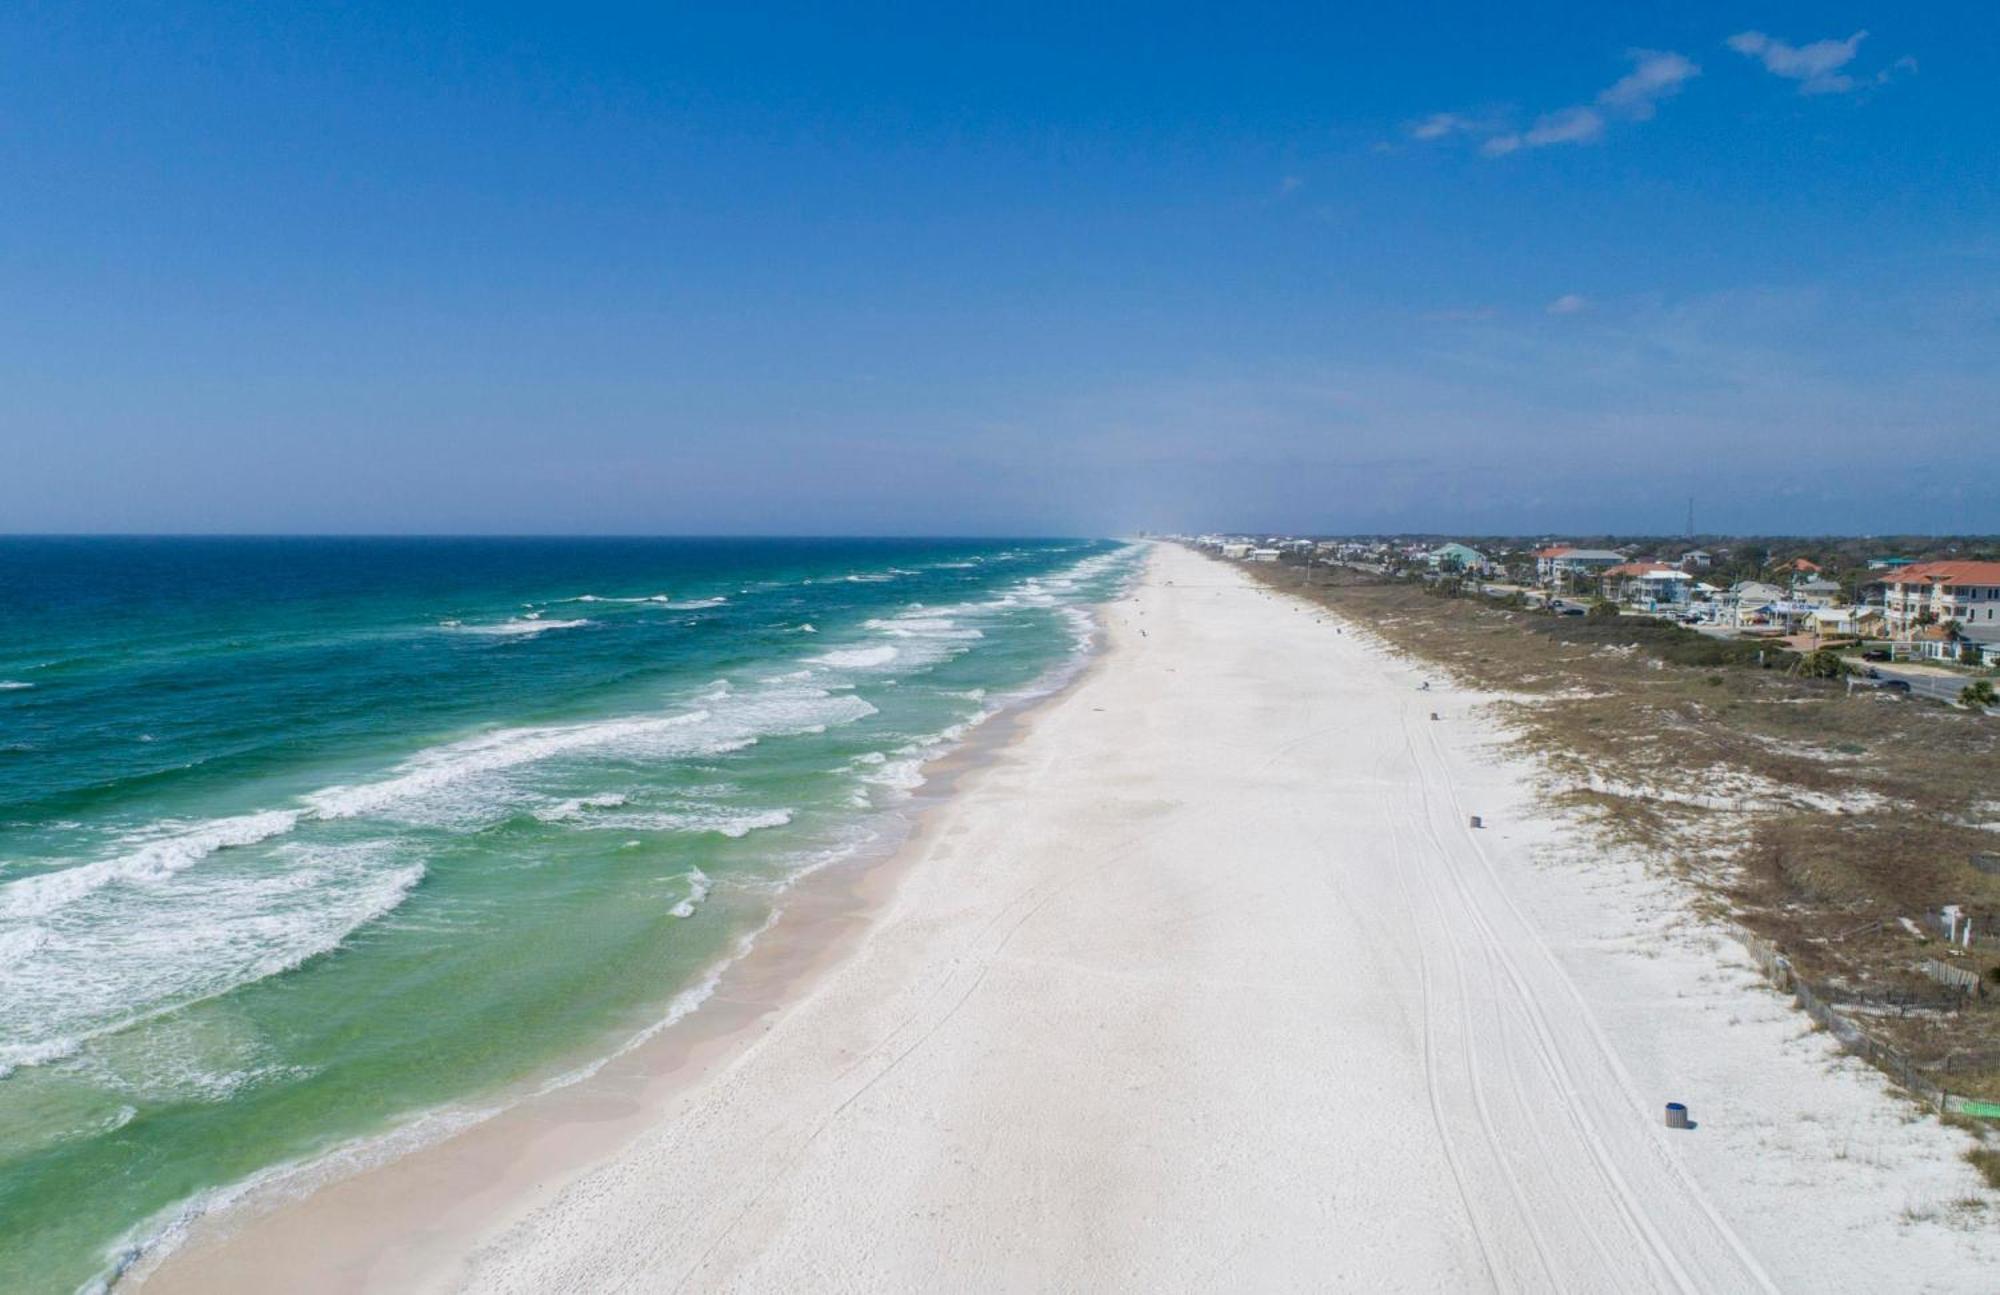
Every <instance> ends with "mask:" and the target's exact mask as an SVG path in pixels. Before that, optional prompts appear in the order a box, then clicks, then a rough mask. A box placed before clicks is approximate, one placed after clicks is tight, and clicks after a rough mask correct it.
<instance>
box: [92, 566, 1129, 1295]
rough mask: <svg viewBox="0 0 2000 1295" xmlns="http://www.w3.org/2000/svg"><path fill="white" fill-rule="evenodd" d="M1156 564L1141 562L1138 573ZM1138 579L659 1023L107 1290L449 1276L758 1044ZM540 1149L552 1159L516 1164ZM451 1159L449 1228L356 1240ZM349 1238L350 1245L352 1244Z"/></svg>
mask: <svg viewBox="0 0 2000 1295" xmlns="http://www.w3.org/2000/svg"><path fill="white" fill-rule="evenodd" d="M1150 561H1151V558H1150V557H1148V558H1146V559H1144V560H1143V561H1142V563H1141V565H1140V568H1139V570H1141V571H1143V569H1144V567H1145V564H1146V563H1148V562H1150ZM1128 593H1129V589H1127V590H1121V591H1120V592H1117V593H1114V594H1113V596H1112V597H1111V598H1109V599H1107V600H1105V602H1103V603H1099V604H1095V605H1093V606H1092V607H1091V609H1090V612H1091V615H1092V634H1091V639H1090V642H1089V643H1088V645H1087V646H1085V647H1083V648H1081V649H1080V650H1079V651H1078V652H1077V654H1076V655H1075V656H1073V657H1072V658H1071V659H1069V660H1068V661H1065V662H1063V663H1060V664H1058V665H1056V666H1054V667H1051V670H1050V672H1049V674H1050V675H1051V676H1053V678H1052V679H1050V680H1049V681H1047V682H1042V681H1038V682H1037V683H1035V684H1031V685H1029V686H1028V687H1027V688H1025V689H1022V690H1020V691H1019V692H1018V693H1016V694H1014V695H1013V698H1012V700H1011V701H1005V700H1003V704H1002V705H1000V706H999V707H997V708H995V709H994V710H993V711H991V712H990V713H989V714H988V715H987V716H986V718H984V719H983V720H980V721H979V722H977V723H975V724H974V725H973V726H972V727H970V728H969V729H967V730H966V732H965V733H964V734H963V735H962V736H961V737H960V738H958V739H957V740H956V741H953V742H950V743H949V744H947V745H945V746H944V748H943V749H942V750H940V751H939V753H938V754H937V755H936V756H935V757H933V758H932V759H930V760H927V761H925V762H924V764H923V765H922V766H921V770H922V773H923V776H924V781H923V783H922V785H921V786H919V787H917V788H915V789H913V790H912V791H911V792H910V794H909V798H908V799H907V800H906V801H904V802H902V803H901V804H899V805H896V806H894V807H892V809H891V811H890V812H891V813H892V814H893V815H894V818H895V819H900V820H901V825H900V826H893V825H891V826H885V828H884V830H883V831H882V832H881V833H880V834H878V835H877V837H876V838H875V839H873V840H870V841H868V842H866V843H864V844H862V845H860V846H858V847H856V848H855V849H854V851H853V852H852V853H851V854H849V855H847V856H845V857H841V858H838V859H836V860H834V861H832V862H831V863H829V864H823V865H818V866H814V867H811V868H809V869H807V870H805V871H803V872H801V873H800V874H798V875H797V876H796V877H795V878H794V879H793V880H791V881H790V882H789V883H787V885H786V887H785V888H784V890H783V892H782V893H781V895H780V896H779V898H778V900H777V902H776V904H775V905H774V908H773V911H772V913H771V914H770V916H769V917H768V918H767V920H766V921H765V922H763V923H762V924H761V925H758V926H755V927H753V928H751V929H749V930H747V931H745V932H744V933H743V934H742V935H741V936H739V937H738V939H737V942H736V949H735V952H733V953H732V954H730V955H729V956H728V957H727V958H726V959H725V960H723V961H722V962H720V963H719V964H718V965H716V966H714V967H712V968H711V969H710V970H709V971H708V972H707V973H705V974H704V976H703V977H702V978H701V979H699V980H697V981H696V982H695V983H694V984H691V985H689V986H687V987H685V988H683V989H682V990H680V991H679V992H677V993H675V994H674V995H672V996H671V997H669V998H668V999H667V1000H666V1002H665V1003H664V1004H663V1009H664V1013H663V1016H662V1019H661V1021H660V1022H658V1023H656V1024H654V1025H650V1026H647V1027H646V1028H645V1029H643V1030H641V1031H639V1032H638V1033H636V1034H634V1035H632V1036H631V1037H630V1038H628V1039H627V1040H626V1041H624V1042H623V1043H620V1044H618V1045H616V1046H615V1047H613V1048H612V1049H611V1050H610V1051H608V1052H606V1053H604V1054H603V1055H601V1056H596V1057H589V1058H585V1057H579V1058H578V1059H576V1060H574V1061H573V1062H570V1061H558V1062H557V1063H556V1064H554V1065H552V1066H551V1067H550V1068H549V1072H548V1073H547V1074H546V1075H545V1076H543V1077H541V1078H529V1079H524V1080H522V1081H520V1082H519V1083H517V1084H516V1085H513V1086H512V1087H511V1089H510V1090H507V1091H503V1093H500V1094H495V1095H494V1096H493V1098H492V1099H491V1102H490V1103H489V1104H490V1106H491V1109H481V1107H482V1105H489V1104H482V1103H479V1102H477V1101H468V1102H466V1103H465V1104H464V1105H463V1106H453V1107H445V1108H434V1109H432V1110H429V1111H423V1112H417V1113H415V1114H413V1115H412V1116H411V1117H410V1118H409V1119H408V1120H406V1121H403V1122H401V1123H399V1124H398V1125H397V1126H396V1127H395V1128H392V1129H389V1130H385V1131H384V1132H382V1133H380V1134H374V1135H369V1136H368V1137H366V1138H364V1139H361V1140H360V1155H361V1157H362V1163H361V1164H360V1166H359V1167H358V1168H349V1169H345V1170H343V1169H338V1168H335V1167H333V1164H332V1162H333V1161H335V1160H338V1159H339V1158H341V1157H342V1156H343V1155H344V1154H345V1153H346V1152H347V1149H348V1148H349V1147H350V1146H354V1145H355V1144H353V1143H348V1144H340V1145H336V1146H334V1147H331V1148H328V1149H327V1151H325V1152H322V1153H320V1155H319V1156H316V1157H315V1158H314V1159H313V1160H311V1161H305V1162H299V1163H295V1164H291V1165H278V1166H273V1167H272V1168H271V1169H270V1170H266V1171H264V1172H265V1173H267V1174H268V1173H272V1172H274V1171H275V1172H276V1173H277V1174H278V1177H276V1178H275V1179H274V1180H273V1181H270V1182H263V1183H260V1182H258V1181H256V1179H255V1178H253V1179H252V1180H250V1181H249V1182H248V1183H247V1184H245V1185H239V1186H238V1187H236V1188H235V1189H231V1188H223V1189H218V1190H219V1191H221V1192H223V1193H225V1195H226V1199H225V1200H224V1202H223V1203H222V1204H221V1205H219V1206H216V1207H213V1208H209V1209H204V1210H202V1211H200V1212H198V1213H197V1214H195V1215H194V1217H193V1218H192V1219H191V1220H189V1221H187V1222H185V1223H178V1224H170V1225H169V1229H168V1232H169V1233H171V1232H172V1231H173V1230H174V1229H175V1228H179V1229H180V1231H181V1235H179V1236H178V1237H175V1238H174V1239H173V1240H172V1241H171V1242H170V1243H169V1244H167V1245H165V1246H164V1247H160V1246H159V1245H158V1239H159V1238H160V1237H162V1236H164V1235H166V1234H164V1233H155V1234H154V1238H155V1239H154V1240H153V1241H150V1242H148V1243H145V1246H144V1248H143V1249H142V1250H141V1252H140V1253H139V1254H138V1256H137V1257H136V1258H135V1259H133V1260H132V1261H131V1262H130V1263H128V1264H127V1265H126V1266H125V1267H124V1268H122V1269H121V1270H119V1271H118V1272H116V1273H115V1274H114V1275H113V1276H112V1277H111V1278H110V1281H109V1285H110V1287H111V1288H113V1289H120V1290H135V1291H137V1290H144V1291H147V1292H173V1291H179V1290H187V1291H190V1292H195V1293H197V1295H199V1293H201V1292H207V1291H212V1290H215V1289H217V1288H218V1287H221V1288H224V1289H240V1290H244V1291H252V1290H258V1289H261V1288H262V1287H263V1285H264V1283H263V1280H262V1275H263V1274H267V1273H269V1272H270V1271H272V1265H273V1264H274V1263H279V1264H283V1265H290V1264H296V1263H301V1262H302V1261H303V1260H304V1258H305V1256H308V1255H310V1254H312V1253H314V1252H315V1251H322V1250H326V1249H337V1250H340V1251H341V1252H342V1253H343V1255H344V1256H345V1257H343V1258H339V1259H335V1258H332V1257H327V1258H324V1259H323V1260H322V1262H321V1263H320V1264H318V1265H315V1275H316V1277H317V1279H318V1281H319V1282H320V1283H321V1284H320V1285H318V1286H301V1285H300V1284H298V1283H297V1282H294V1283H292V1285H291V1289H293V1290H302V1289H326V1290H346V1289H354V1288H355V1287H356V1286H357V1285H360V1286H365V1287H367V1288H369V1289H376V1288H399V1287H405V1286H407V1285H409V1284H410V1283H411V1282H417V1283H423V1282H425V1281H426V1280H428V1279H429V1278H431V1277H435V1276H438V1275H441V1273H442V1272H443V1271H444V1270H446V1269H448V1268H449V1267H450V1264H449V1262H448V1261H446V1260H443V1259H441V1258H439V1257H437V1256H436V1255H435V1254H434V1253H433V1252H434V1251H436V1250H437V1249H438V1248H439V1247H440V1246H448V1245H450V1244H451V1243H452V1242H464V1241H465V1240H467V1239H469V1238H470V1237H471V1236H475V1235H478V1234H480V1233H483V1232H484V1231H488V1230H490V1226H481V1225H478V1224H475V1223H474V1220H475V1219H491V1218H498V1217H501V1216H508V1217H511V1216H514V1215H517V1214H520V1213H523V1212H525V1211H526V1210H528V1209H530V1208H532V1204H533V1198H534V1197H535V1196H536V1194H537V1193H539V1192H540V1191H541V1190H542V1189H541V1187H540V1186H539V1185H540V1184H541V1183H542V1182H543V1181H544V1179H546V1178H547V1177H549V1176H550V1175H551V1174H554V1175H558V1176H561V1177H563V1178H565V1179H566V1178H567V1177H568V1176H572V1175H574V1174H576V1173H578V1172H581V1171H583V1170H585V1169H587V1168H588V1167H589V1166H590V1165H591V1164H593V1163H594V1162H596V1161H597V1160H600V1159H601V1158H602V1157H603V1156H604V1155H606V1154H608V1153H609V1152H610V1151H611V1150H613V1149H615V1148H616V1146H618V1145H619V1144H620V1143H621V1142H622V1141H623V1140H624V1139H625V1138H626V1137H628V1136H629V1135H630V1133H631V1132H632V1131H633V1130H634V1129H635V1128H637V1127H643V1126H644V1125H645V1124H646V1123H648V1122H649V1121H650V1120H651V1119H652V1118H654V1117H655V1116H656V1115H657V1114H658V1112H659V1110H660V1109H661V1108H662V1107H663V1106H664V1105H666V1104H670V1103H671V1102H672V1101H673V1100H674V1098H675V1097H676V1096H678V1095H679V1094H680V1093H681V1092H682V1091H683V1090H684V1089H687V1088H690V1087H693V1086H694V1085H697V1084H699V1083H700V1082H701V1080H702V1079H703V1078H704V1077H706V1076H707V1075H709V1074H711V1073H712V1072H713V1071H714V1070H715V1069H717V1068H718V1067H720V1066H723V1065H725V1064H727V1063H728V1061H729V1060H730V1059H731V1057H732V1056H733V1055H734V1054H735V1053H736V1052H738V1051H740V1050H741V1049H743V1048H745V1047H747V1046H748V1045H749V1044H750V1043H752V1042H753V1041H754V1040H755V1038H756V1036H757V1034H758V1033H760V1031H759V1030H758V1029H757V1026H758V1024H759V1023H760V1022H762V1021H765V1018H767V1017H770V1016H772V1015H773V1014H776V1013H779V1012H782V1011H783V1010H784V1009H785V1008H786V1007H787V1006H788V1005H789V1004H790V1003H791V1002H792V1001H793V1000H794V999H795V998H797V997H798V996H800V995H802V994H803V993H805V992H808V991H809V988H810V985H811V983H812V981H813V978H814V977H815V976H817V975H820V974H822V973H824V971H825V970H826V969H827V968H828V967H830V966H832V965H834V964H836V963H838V962H839V961H840V959H841V958H842V957H843V956H844V955H845V954H846V953H847V952H849V951H850V950H851V948H852V946H853V944H854V942H855V941H856V940H858V938H859V937H860V934H861V933H862V931H863V929H864V928H865V927H866V925H867V923H868V921H869V920H870V916H871V915H872V914H875V913H877V912H879V910H880V909H881V908H882V906H883V904H884V903H885V901H886V900H887V899H888V897H890V896H891V895H893V894H894V892H895V889H896V887H897V885H898V884H899V883H900V881H901V878H902V874H903V873H904V872H906V871H907V870H908V869H909V868H910V867H912V866H914V864H915V863H916V861H917V859H918V858H919V856H920V854H921V851H922V848H923V845H924V843H925V841H926V834H927V832H929V831H931V830H933V826H934V820H935V819H936V817H937V815H938V813H939V812H940V810H942V809H943V808H944V807H945V806H946V805H948V804H949V803H950V802H951V801H952V799H953V798H954V796H955V795H956V794H957V793H958V792H959V790H960V788H961V787H962V786H963V785H964V784H965V783H966V782H967V781H968V780H970V779H974V778H976V777H978V776H979V775H980V774H981V773H982V772H983V771H985V770H986V769H987V768H989V767H990V766H991V765H992V764H993V763H994V762H995V761H996V760H997V759H998V758H1000V756H1001V755H1002V754H1003V753H1004V752H1005V751H1006V750H1007V748H1008V747H1009V746H1011V745H1012V744H1013V743H1015V742H1017V741H1018V740H1019V739H1020V737H1021V736H1022V734H1023V733H1024V732H1025V731H1026V729H1027V727H1028V726H1029V724H1030V722H1031V721H1032V719H1033V717H1034V715H1035V714H1036V713H1037V712H1038V711H1040V710H1042V709H1044V708H1046V707H1048V706H1051V705H1054V704H1056V703H1057V702H1058V701H1060V700H1061V699H1062V698H1063V697H1064V696H1065V695H1067V694H1069V693H1070V692H1072V691H1074V690H1075V689H1077V688H1078V687H1080V686H1081V685H1082V684H1083V683H1084V682H1085V681H1086V680H1088V679H1089V678H1090V676H1091V675H1092V674H1093V673H1094V672H1096V671H1097V670H1099V669H1100V668H1102V663H1103V660H1104V658H1105V657H1106V655H1107V654H1108V653H1109V652H1110V650H1111V648H1110V644H1109V642H1108V636H1107V635H1106V634H1105V632H1104V627H1103V625H1102V624H1101V616H1100V613H1101V612H1102V610H1103V608H1105V607H1107V606H1109V605H1111V604H1112V603H1115V602H1116V601H1118V600H1119V599H1120V598H1123V597H1126V596H1127V594H1128ZM689 994H699V997H698V998H697V999H696V1001H695V1002H693V1003H692V1004H690V1005H689V1006H687V1007H686V1008H685V1009H684V1010H683V1009H681V1008H680V1006H679V1005H680V1004H681V1003H682V1002H683V1000H685V998H686V997H687V996H688V995H689ZM467 1108H470V1109H467ZM448 1113H449V1114H459V1113H462V1114H463V1119H464V1122H463V1123H460V1124H458V1125H457V1126H456V1127H450V1128H448V1129H446V1130H445V1131H444V1132H442V1133H439V1134H436V1135H434V1136H430V1137H420V1140H419V1141H418V1142H417V1144H416V1145H415V1146H413V1147H410V1148H408V1149H404V1150H387V1151H386V1152H384V1151H383V1150H382V1148H384V1147H386V1146H387V1145H388V1144H391V1143H393V1142H395V1141H396V1140H397V1139H398V1138H401V1137H405V1136H411V1135H412V1134H413V1131H414V1130H415V1129H417V1128H418V1127H419V1126H420V1125H421V1124H422V1123H423V1122H425V1121H426V1120H430V1119H434V1118H438V1117H440V1116H444V1115H446V1114H448ZM419 1136H420V1135H419ZM531 1156H544V1157H546V1160H545V1161H540V1162H538V1163H537V1164H536V1165H535V1166H534V1167H533V1169H532V1171H530V1172H527V1173H523V1172H521V1171H522V1170H524V1169H526V1168H527V1164H526V1162H527V1161H528V1159H529V1158H530V1157H531ZM455 1173H462V1174H464V1175H465V1176H466V1177H467V1178H468V1179H475V1178H476V1181H477V1182H478V1183H479V1184H480V1185H479V1186H477V1187H474V1188H473V1189H472V1190H470V1191H468V1192H454V1193H453V1194H452V1196H451V1197H450V1200H451V1202H452V1204H451V1205H449V1206H447V1207H446V1208H445V1209H444V1210H442V1211H433V1213H437V1214H441V1215H442V1220H441V1221H442V1224H443V1226H441V1227H440V1226H432V1227H428V1228H426V1229H424V1233H423V1240H422V1241H421V1242H418V1241H405V1242H402V1243H400V1244H396V1243H391V1244H388V1245H384V1246H383V1247H381V1249H380V1253H379V1254H377V1255H375V1256H372V1257H370V1256H368V1255H365V1254H360V1253H356V1251H358V1250H361V1249H365V1248H366V1243H365V1242H362V1241H361V1240H360V1238H362V1237H368V1238H377V1237H384V1236H388V1235H392V1234H394V1233H396V1232H397V1231H398V1230H399V1228H400V1225H401V1224H402V1222H403V1220H404V1219H405V1218H406V1217H407V1213H406V1205H405V1201H406V1200H407V1198H408V1197H410V1196H418V1197H421V1198H422V1200H421V1204H423V1205H425V1206H429V1205H432V1204H434V1203H435V1201H434V1200H433V1198H432V1197H430V1196H428V1195H426V1193H428V1192H430V1191H431V1190H433V1188H434V1186H435V1184H436V1182H437V1180H438V1179H439V1178H440V1177H449V1176H452V1175H454V1174H455ZM232 1190H233V1191H234V1192H235V1194H229V1193H231V1192H232ZM447 1237H448V1238H450V1240H449V1241H448V1240H447V1239H446V1238H447ZM350 1240H352V1241H353V1242H354V1243H355V1244H352V1245H350V1244H345V1243H347V1242H349V1241H350ZM378 1283H379V1284H380V1285H379V1287H378Z"/></svg>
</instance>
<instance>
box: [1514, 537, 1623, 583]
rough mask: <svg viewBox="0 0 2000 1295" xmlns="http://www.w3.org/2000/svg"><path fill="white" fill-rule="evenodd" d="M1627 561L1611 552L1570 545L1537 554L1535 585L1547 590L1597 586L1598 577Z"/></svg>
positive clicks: (1548, 549) (1618, 554)
mask: <svg viewBox="0 0 2000 1295" xmlns="http://www.w3.org/2000/svg"><path fill="white" fill-rule="evenodd" d="M1624 560H1625V555H1624V554H1623V553H1613V552H1612V551H1611V550H1610V549H1573V548H1570V547H1568V546H1567V545H1557V546H1556V547H1554V548H1546V549H1539V550H1537V551H1536V553H1535V583H1537V584H1539V585H1541V586H1542V587H1543V588H1545V589H1576V588H1581V587H1586V586H1590V585H1594V584H1596V582H1597V577H1598V576H1599V575H1601V574H1602V573H1603V572H1605V571H1607V570H1609V569H1610V568H1612V567H1615V566H1617V565H1618V564H1620V563H1621V562H1623V561H1624Z"/></svg>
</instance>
